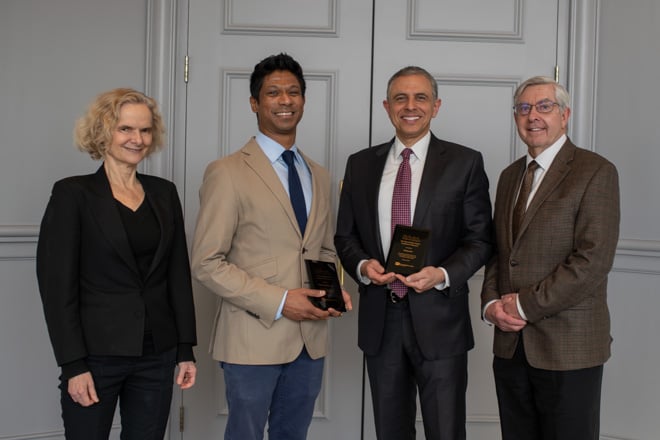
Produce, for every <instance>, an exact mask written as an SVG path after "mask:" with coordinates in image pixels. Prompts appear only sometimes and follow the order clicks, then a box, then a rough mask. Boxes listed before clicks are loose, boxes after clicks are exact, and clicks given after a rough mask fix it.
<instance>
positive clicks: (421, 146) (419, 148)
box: [391, 131, 431, 161]
mask: <svg viewBox="0 0 660 440" xmlns="http://www.w3.org/2000/svg"><path fill="white" fill-rule="evenodd" d="M430 142H431V132H430V131H429V132H427V133H426V134H425V135H424V136H423V137H422V138H421V139H420V140H418V141H417V142H415V143H414V144H413V145H412V146H411V147H409V148H410V149H411V150H413V151H412V153H413V156H415V157H417V159H419V160H421V161H424V159H426V153H427V152H428V151H429V143H430ZM404 148H407V147H406V146H405V145H404V144H403V142H401V140H400V139H399V138H398V137H396V138H395V140H394V148H392V149H391V151H392V154H393V155H394V159H395V160H396V159H398V157H399V156H400V155H401V152H402V151H403V150H404Z"/></svg>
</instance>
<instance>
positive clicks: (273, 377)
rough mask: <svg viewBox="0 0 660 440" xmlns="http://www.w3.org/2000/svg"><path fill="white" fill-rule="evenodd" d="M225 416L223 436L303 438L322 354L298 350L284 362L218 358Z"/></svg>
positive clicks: (250, 439) (234, 438)
mask: <svg viewBox="0 0 660 440" xmlns="http://www.w3.org/2000/svg"><path fill="white" fill-rule="evenodd" d="M221 366H222V368H223V370H224V373H225V385H226V387H227V390H226V394H227V403H228V405H229V419H228V420H227V427H226V429H225V440H262V439H263V438H264V428H265V425H266V420H268V438H269V439H270V440H305V439H306V438H307V430H308V428H309V425H310V423H311V421H312V415H313V414H314V402H316V397H317V396H318V394H319V391H320V390H321V382H322V378H323V358H319V359H312V358H310V357H309V354H307V350H305V349H304V348H303V350H302V352H301V353H300V355H299V356H298V357H297V358H296V359H295V360H293V361H292V362H289V363H288V364H277V365H238V364H229V363H226V362H222V363H221Z"/></svg>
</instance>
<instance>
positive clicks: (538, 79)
mask: <svg viewBox="0 0 660 440" xmlns="http://www.w3.org/2000/svg"><path fill="white" fill-rule="evenodd" d="M545 84H551V85H552V86H553V87H554V88H555V101H557V104H559V109H560V110H561V111H562V112H563V111H564V110H565V109H566V108H568V107H570V100H571V98H570V96H569V95H568V91H567V90H566V88H565V87H564V86H562V85H561V84H559V83H558V82H557V81H555V80H554V79H552V78H550V77H549V76H533V77H531V78H529V79H528V80H527V81H525V82H523V83H522V84H520V85H519V86H518V88H517V89H516V93H514V95H513V103H514V104H518V100H519V99H520V95H522V94H523V92H524V91H525V89H526V88H527V87H529V86H540V85H545ZM533 104H534V103H533Z"/></svg>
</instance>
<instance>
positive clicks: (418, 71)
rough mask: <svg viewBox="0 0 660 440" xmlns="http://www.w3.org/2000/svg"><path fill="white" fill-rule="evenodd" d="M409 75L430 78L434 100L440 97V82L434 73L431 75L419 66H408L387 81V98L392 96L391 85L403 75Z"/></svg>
mask: <svg viewBox="0 0 660 440" xmlns="http://www.w3.org/2000/svg"><path fill="white" fill-rule="evenodd" d="M409 75H422V76H423V77H425V78H426V79H428V80H429V82H430V83H431V89H432V90H433V100H434V101H435V100H436V99H438V82H437V81H436V80H435V78H433V75H431V74H430V73H429V72H427V71H426V70H425V69H422V68H421V67H418V66H406V67H404V68H403V69H400V70H399V71H397V72H396V73H395V74H394V75H392V77H391V78H390V80H389V81H387V99H389V98H390V87H391V86H392V83H393V82H394V80H395V79H397V78H399V77H401V76H409Z"/></svg>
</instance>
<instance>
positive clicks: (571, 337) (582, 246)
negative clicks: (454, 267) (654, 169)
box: [481, 140, 619, 371]
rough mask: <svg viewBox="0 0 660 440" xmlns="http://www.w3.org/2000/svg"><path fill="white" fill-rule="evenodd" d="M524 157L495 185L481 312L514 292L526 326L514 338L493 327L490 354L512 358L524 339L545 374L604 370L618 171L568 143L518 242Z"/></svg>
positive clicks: (607, 353) (531, 359) (543, 185)
mask: <svg viewBox="0 0 660 440" xmlns="http://www.w3.org/2000/svg"><path fill="white" fill-rule="evenodd" d="M524 170H525V158H524V157H523V158H521V159H519V160H517V161H516V162H514V163H513V164H511V165H510V166H509V167H508V168H506V169H505V170H504V171H503V172H502V174H501V176H500V180H499V183H498V186H497V197H496V202H495V214H494V223H495V230H496V235H497V248H498V253H497V255H495V257H493V259H492V260H491V261H490V262H489V264H488V265H487V266H486V275H485V280H484V286H483V290H482V293H481V298H482V307H483V306H484V305H485V304H486V303H488V302H489V301H491V300H494V299H498V298H499V297H500V295H501V294H505V293H509V292H519V294H520V304H521V307H522V309H523V311H524V312H525V314H526V315H527V318H528V320H529V322H528V324H527V326H526V327H525V328H524V329H523V330H522V331H521V332H520V333H510V332H508V333H507V332H502V331H500V330H499V329H497V328H496V329H495V339H494V353H495V355H496V356H498V357H502V358H507V359H509V358H511V357H512V356H513V353H514V350H515V348H516V345H517V343H518V338H519V337H520V335H522V338H523V341H524V347H525V352H526V354H527V359H528V361H529V363H530V364H531V365H532V366H533V367H536V368H542V369H546V370H562V371H563V370H574V369H580V368H587V367H592V366H596V365H601V364H603V363H604V362H605V361H606V360H607V359H608V358H609V356H610V344H611V341H612V338H611V337H610V318H609V311H608V308H607V275H608V273H609V271H610V269H611V267H612V263H613V260H614V254H615V251H616V246H617V241H618V235H619V183H618V175H617V171H616V168H615V167H614V165H613V164H611V163H610V162H608V161H607V160H605V159H604V158H603V157H601V156H599V155H597V154H595V153H593V152H590V151H587V150H583V149H581V148H577V147H576V146H575V145H573V144H572V143H571V141H570V140H567V142H566V143H565V144H564V145H563V146H562V148H561V149H560V151H559V153H558V154H557V156H556V158H555V160H554V162H553V163H552V165H551V166H550V168H549V169H548V171H547V173H546V175H545V178H544V179H543V181H542V182H541V185H540V187H539V189H538V191H537V193H536V195H535V196H534V198H533V199H532V200H531V202H530V205H529V208H528V210H527V213H526V215H525V217H524V219H523V223H522V225H521V227H520V232H519V234H518V237H512V236H511V215H512V212H513V207H514V204H515V198H516V193H517V190H518V187H519V185H520V182H521V179H522V175H523V173H524Z"/></svg>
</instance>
